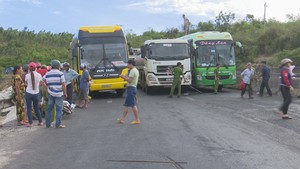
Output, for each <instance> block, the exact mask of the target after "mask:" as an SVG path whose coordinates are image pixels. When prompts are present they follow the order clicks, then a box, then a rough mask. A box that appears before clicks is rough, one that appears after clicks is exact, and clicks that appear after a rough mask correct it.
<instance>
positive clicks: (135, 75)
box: [118, 60, 141, 124]
mask: <svg viewBox="0 0 300 169" xmlns="http://www.w3.org/2000/svg"><path fill="white" fill-rule="evenodd" d="M127 67H128V69H129V70H128V75H120V77H121V78H122V79H124V80H125V81H127V86H126V91H127V96H126V99H125V104H124V112H123V116H122V117H121V118H119V119H118V123H121V124H123V123H124V122H125V117H126V116H127V114H128V107H131V108H132V111H133V114H134V117H135V120H133V121H132V122H131V124H140V123H141V121H140V119H139V112H138V108H137V105H136V92H137V88H136V87H137V83H138V79H139V71H138V70H137V68H136V67H135V61H134V60H129V61H128V62H127Z"/></svg>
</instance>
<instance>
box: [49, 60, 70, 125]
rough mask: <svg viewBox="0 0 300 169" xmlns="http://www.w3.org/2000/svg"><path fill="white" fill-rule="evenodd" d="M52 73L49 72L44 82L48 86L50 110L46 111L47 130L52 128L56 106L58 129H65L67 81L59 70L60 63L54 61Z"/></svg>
mask: <svg viewBox="0 0 300 169" xmlns="http://www.w3.org/2000/svg"><path fill="white" fill-rule="evenodd" d="M51 67H52V69H51V71H49V72H47V73H46V74H45V76H44V81H45V82H46V84H47V86H48V93H49V95H48V109H47V111H46V128H50V127H52V126H51V117H52V110H53V107H54V105H55V106H56V123H55V127H56V128H64V127H65V125H62V124H61V119H62V110H63V100H64V97H67V91H66V81H65V77H64V74H63V72H61V71H60V70H59V68H60V61H58V60H52V62H51Z"/></svg>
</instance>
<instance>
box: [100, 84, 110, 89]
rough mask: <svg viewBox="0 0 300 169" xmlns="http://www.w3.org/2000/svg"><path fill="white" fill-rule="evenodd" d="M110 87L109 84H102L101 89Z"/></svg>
mask: <svg viewBox="0 0 300 169" xmlns="http://www.w3.org/2000/svg"><path fill="white" fill-rule="evenodd" d="M111 86H112V85H111V84H104V85H102V88H110V87H111Z"/></svg>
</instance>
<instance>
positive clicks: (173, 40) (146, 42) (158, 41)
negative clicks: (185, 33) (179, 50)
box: [144, 39, 187, 45]
mask: <svg viewBox="0 0 300 169" xmlns="http://www.w3.org/2000/svg"><path fill="white" fill-rule="evenodd" d="M150 43H187V40H183V39H154V40H146V41H145V42H144V45H147V44H150Z"/></svg>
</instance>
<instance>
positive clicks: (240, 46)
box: [234, 42, 244, 55]
mask: <svg viewBox="0 0 300 169" xmlns="http://www.w3.org/2000/svg"><path fill="white" fill-rule="evenodd" d="M234 45H235V46H237V47H239V48H240V54H241V55H244V48H243V45H242V43H241V42H235V43H234Z"/></svg>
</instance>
